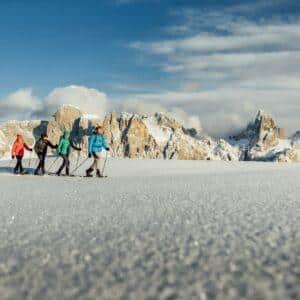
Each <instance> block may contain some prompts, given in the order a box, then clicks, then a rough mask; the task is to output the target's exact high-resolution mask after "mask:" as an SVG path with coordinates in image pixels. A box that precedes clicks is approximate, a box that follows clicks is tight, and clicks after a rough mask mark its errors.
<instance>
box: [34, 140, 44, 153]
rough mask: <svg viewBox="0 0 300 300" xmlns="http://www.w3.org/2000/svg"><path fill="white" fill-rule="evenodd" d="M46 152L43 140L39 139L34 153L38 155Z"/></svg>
mask: <svg viewBox="0 0 300 300" xmlns="http://www.w3.org/2000/svg"><path fill="white" fill-rule="evenodd" d="M44 150H45V144H44V141H43V140H42V139H39V140H38V141H37V142H36V143H35V145H34V151H35V153H36V154H39V153H43V152H44Z"/></svg>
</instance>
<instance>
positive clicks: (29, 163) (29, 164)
mask: <svg viewBox="0 0 300 300" xmlns="http://www.w3.org/2000/svg"><path fill="white" fill-rule="evenodd" d="M31 158H32V151H30V155H29V162H28V169H30V166H31Z"/></svg>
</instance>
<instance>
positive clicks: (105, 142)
mask: <svg viewBox="0 0 300 300" xmlns="http://www.w3.org/2000/svg"><path fill="white" fill-rule="evenodd" d="M102 141H103V146H104V148H105V150H106V151H109V146H108V145H107V141H106V138H105V136H104V134H103V136H102Z"/></svg>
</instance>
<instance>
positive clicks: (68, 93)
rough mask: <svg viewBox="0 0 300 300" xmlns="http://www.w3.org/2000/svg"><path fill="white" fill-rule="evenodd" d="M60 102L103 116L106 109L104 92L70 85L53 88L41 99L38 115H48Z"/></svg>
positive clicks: (106, 103) (106, 102) (106, 101)
mask: <svg viewBox="0 0 300 300" xmlns="http://www.w3.org/2000/svg"><path fill="white" fill-rule="evenodd" d="M62 104H72V105H75V106H78V107H79V108H80V109H81V110H83V111H84V112H86V113H94V114H97V115H98V116H100V117H103V116H104V115H105V114H106V112H107V109H108V100H107V96H106V94H105V93H102V92H99V91H98V90H96V89H91V88H87V87H84V86H76V85H71V86H68V87H62V88H56V89H54V90H53V91H52V92H51V93H50V94H49V95H48V96H47V97H46V99H45V100H44V101H43V107H42V110H41V111H40V112H39V114H40V115H45V116H47V115H49V114H52V113H53V112H55V111H56V109H57V108H58V107H59V106H60V105H62Z"/></svg>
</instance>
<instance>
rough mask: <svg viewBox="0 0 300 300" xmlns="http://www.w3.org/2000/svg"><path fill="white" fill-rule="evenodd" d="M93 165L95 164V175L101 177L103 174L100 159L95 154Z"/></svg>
mask: <svg viewBox="0 0 300 300" xmlns="http://www.w3.org/2000/svg"><path fill="white" fill-rule="evenodd" d="M95 166H96V175H97V177H102V176H103V174H102V173H101V170H100V168H101V161H100V157H99V156H97V158H96V159H95Z"/></svg>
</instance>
